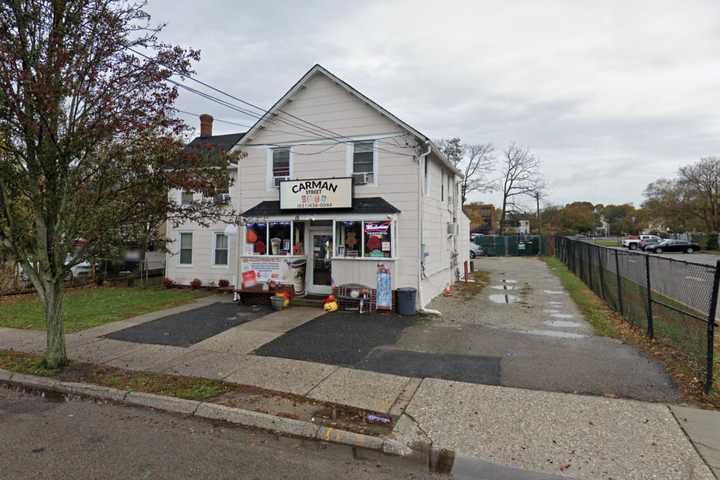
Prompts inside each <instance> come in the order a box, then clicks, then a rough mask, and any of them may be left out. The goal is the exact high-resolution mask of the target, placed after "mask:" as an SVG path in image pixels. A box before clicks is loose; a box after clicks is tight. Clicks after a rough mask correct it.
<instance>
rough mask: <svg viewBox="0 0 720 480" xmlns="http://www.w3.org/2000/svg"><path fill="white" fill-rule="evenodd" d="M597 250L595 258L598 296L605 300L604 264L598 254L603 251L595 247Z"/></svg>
mask: <svg viewBox="0 0 720 480" xmlns="http://www.w3.org/2000/svg"><path fill="white" fill-rule="evenodd" d="M596 248H597V252H598V254H597V257H598V268H599V270H598V272H599V273H600V296H601V297H602V298H603V300H607V299H606V298H605V274H604V273H603V270H604V268H603V265H604V262H603V261H602V257H600V253H601V252H602V251H603V250H604V248H600V247H596Z"/></svg>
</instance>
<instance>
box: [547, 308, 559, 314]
mask: <svg viewBox="0 0 720 480" xmlns="http://www.w3.org/2000/svg"><path fill="white" fill-rule="evenodd" d="M543 313H549V314H550V315H552V314H553V313H560V310H552V309H549V308H546V309H545V310H543Z"/></svg>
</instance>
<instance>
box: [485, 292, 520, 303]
mask: <svg viewBox="0 0 720 480" xmlns="http://www.w3.org/2000/svg"><path fill="white" fill-rule="evenodd" d="M488 298H489V299H490V301H491V302H493V303H499V304H503V303H516V302H517V301H518V297H517V296H515V295H508V294H505V295H503V294H501V293H497V294H493V295H490V296H488Z"/></svg>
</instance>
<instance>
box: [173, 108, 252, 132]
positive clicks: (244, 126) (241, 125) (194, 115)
mask: <svg viewBox="0 0 720 480" xmlns="http://www.w3.org/2000/svg"><path fill="white" fill-rule="evenodd" d="M173 110H175V111H176V112H180V113H184V114H186V115H191V116H193V117H199V116H200V114H199V113H194V112H188V111H187V110H181V109H179V108H174V107H173ZM213 121H215V122H220V123H227V124H229V125H235V126H236V127H243V128H251V125H245V124H242V123H237V122H232V121H230V120H224V119H222V118H215V117H213Z"/></svg>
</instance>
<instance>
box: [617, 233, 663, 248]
mask: <svg viewBox="0 0 720 480" xmlns="http://www.w3.org/2000/svg"><path fill="white" fill-rule="evenodd" d="M650 239H654V240H657V241H658V242H660V241H662V238H660V237H658V236H657V235H645V234H643V235H630V236H629V237H628V238H626V239H625V240H623V242H622V244H623V247H625V248H629V249H630V250H637V249H638V248H640V242H641V241H643V240H650Z"/></svg>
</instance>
